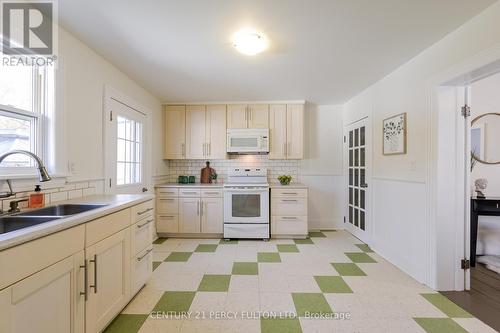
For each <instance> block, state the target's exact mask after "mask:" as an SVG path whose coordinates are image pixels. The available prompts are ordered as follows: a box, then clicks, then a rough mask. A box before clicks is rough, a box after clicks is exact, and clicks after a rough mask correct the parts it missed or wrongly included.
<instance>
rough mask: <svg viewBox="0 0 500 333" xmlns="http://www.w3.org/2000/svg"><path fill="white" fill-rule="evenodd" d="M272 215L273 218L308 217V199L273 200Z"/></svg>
mask: <svg viewBox="0 0 500 333" xmlns="http://www.w3.org/2000/svg"><path fill="white" fill-rule="evenodd" d="M271 213H272V215H273V216H306V215H307V199H306V198H272V199H271Z"/></svg>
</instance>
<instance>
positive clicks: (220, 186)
mask: <svg viewBox="0 0 500 333" xmlns="http://www.w3.org/2000/svg"><path fill="white" fill-rule="evenodd" d="M158 187H211V188H223V187H224V184H222V183H219V184H213V183H211V184H202V183H190V184H179V183H165V184H158V185H155V188H158Z"/></svg>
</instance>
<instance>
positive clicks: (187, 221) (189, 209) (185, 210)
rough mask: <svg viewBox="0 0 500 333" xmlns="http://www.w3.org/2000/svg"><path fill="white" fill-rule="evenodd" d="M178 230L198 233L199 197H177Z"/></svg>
mask: <svg viewBox="0 0 500 333" xmlns="http://www.w3.org/2000/svg"><path fill="white" fill-rule="evenodd" d="M179 221H180V223H179V232H182V233H199V232H200V199H199V198H180V199H179Z"/></svg>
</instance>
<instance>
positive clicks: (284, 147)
mask: <svg viewBox="0 0 500 333" xmlns="http://www.w3.org/2000/svg"><path fill="white" fill-rule="evenodd" d="M283 155H285V156H286V143H283Z"/></svg>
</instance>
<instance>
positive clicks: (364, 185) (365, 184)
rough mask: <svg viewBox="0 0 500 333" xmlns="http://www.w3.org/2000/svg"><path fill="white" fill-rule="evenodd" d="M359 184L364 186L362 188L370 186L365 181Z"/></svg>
mask: <svg viewBox="0 0 500 333" xmlns="http://www.w3.org/2000/svg"><path fill="white" fill-rule="evenodd" d="M359 186H360V187H362V188H367V187H368V184H367V183H363V184H361V185H359Z"/></svg>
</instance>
